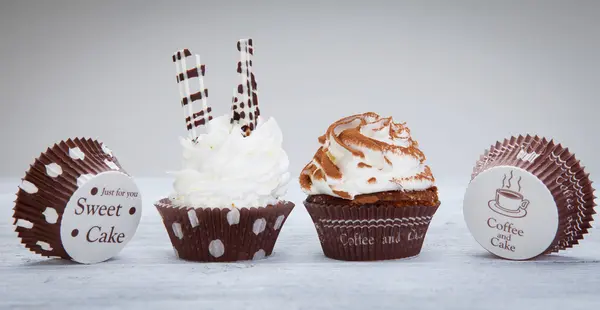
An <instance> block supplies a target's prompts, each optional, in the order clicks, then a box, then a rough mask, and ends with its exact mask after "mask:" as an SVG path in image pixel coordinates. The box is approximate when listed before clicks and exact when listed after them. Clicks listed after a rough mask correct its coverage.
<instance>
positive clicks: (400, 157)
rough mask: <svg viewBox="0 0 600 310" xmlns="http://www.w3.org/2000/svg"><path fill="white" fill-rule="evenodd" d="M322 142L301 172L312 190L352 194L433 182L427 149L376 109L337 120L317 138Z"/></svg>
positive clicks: (406, 188) (425, 185) (305, 187)
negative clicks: (421, 147)
mask: <svg viewBox="0 0 600 310" xmlns="http://www.w3.org/2000/svg"><path fill="white" fill-rule="evenodd" d="M319 142H320V143H321V148H320V149H319V151H317V153H316V154H315V157H314V158H313V160H312V161H311V162H310V163H309V164H308V165H307V166H306V167H305V168H304V170H303V171H302V173H301V176H300V183H301V186H302V189H303V191H304V192H305V193H306V194H308V195H318V194H326V195H330V196H336V197H341V198H346V199H354V197H355V196H357V195H361V194H370V193H377V192H384V191H396V190H402V191H416V190H425V189H428V188H430V187H432V186H434V178H433V175H432V174H431V170H430V169H429V167H428V166H427V165H425V164H424V161H425V155H424V154H423V153H422V152H421V151H420V150H419V149H418V143H417V142H416V141H414V140H412V138H411V135H410V130H409V129H408V128H407V127H406V126H405V125H404V124H400V123H394V122H393V120H392V118H391V117H390V118H381V117H380V116H379V115H377V114H375V113H365V114H360V115H354V116H350V117H347V118H344V119H341V120H339V121H337V122H335V123H334V124H333V125H331V126H330V127H329V129H328V130H327V133H326V134H325V135H324V136H323V137H321V138H320V139H319Z"/></svg>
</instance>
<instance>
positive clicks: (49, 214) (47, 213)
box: [42, 208, 58, 224]
mask: <svg viewBox="0 0 600 310" xmlns="http://www.w3.org/2000/svg"><path fill="white" fill-rule="evenodd" d="M42 214H44V217H45V218H46V222H48V223H49V224H56V222H57V221H58V213H57V212H56V210H55V209H54V208H46V210H44V213H42Z"/></svg>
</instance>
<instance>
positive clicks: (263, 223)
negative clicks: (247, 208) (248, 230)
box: [252, 218, 267, 235]
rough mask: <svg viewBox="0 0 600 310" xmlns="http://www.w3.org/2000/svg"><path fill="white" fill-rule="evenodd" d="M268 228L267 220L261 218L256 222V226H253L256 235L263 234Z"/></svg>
mask: <svg viewBox="0 0 600 310" xmlns="http://www.w3.org/2000/svg"><path fill="white" fill-rule="evenodd" d="M266 227H267V220H265V219H264V218H259V219H257V220H256V221H254V225H252V231H253V232H254V234H255V235H258V234H260V233H261V232H263V231H265V228H266Z"/></svg>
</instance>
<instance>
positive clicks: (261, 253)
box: [252, 249, 267, 260]
mask: <svg viewBox="0 0 600 310" xmlns="http://www.w3.org/2000/svg"><path fill="white" fill-rule="evenodd" d="M266 256H267V254H266V253H265V250H263V249H260V250H258V251H256V253H254V256H253V257H252V260H259V259H263V258H265V257H266Z"/></svg>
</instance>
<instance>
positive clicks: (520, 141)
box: [472, 135, 596, 254]
mask: <svg viewBox="0 0 600 310" xmlns="http://www.w3.org/2000/svg"><path fill="white" fill-rule="evenodd" d="M501 166H509V167H517V168H520V169H523V170H526V171H528V172H529V173H531V174H533V175H534V176H535V177H537V178H538V179H539V180H540V181H541V182H542V183H543V184H544V185H545V186H546V187H547V188H548V190H549V192H550V193H551V194H552V197H553V198H554V202H555V203H556V208H557V212H558V229H557V233H556V236H555V238H554V241H553V242H552V243H551V244H550V246H549V247H548V249H547V250H546V251H544V253H546V254H547V253H553V252H558V251H560V250H564V249H567V248H571V247H573V246H574V245H576V244H578V242H579V240H581V239H583V236H584V235H585V234H586V233H587V232H588V230H589V228H591V223H590V222H591V221H593V214H595V211H594V207H595V206H596V204H595V202H594V199H595V198H596V197H595V196H594V189H593V188H592V182H591V180H590V179H589V174H587V173H586V172H585V170H584V167H582V166H581V164H580V162H579V160H577V159H576V158H575V156H574V155H573V154H572V153H571V152H570V151H569V150H568V148H564V147H563V146H562V145H561V144H556V143H554V141H552V140H550V141H549V140H547V139H545V138H540V137H538V136H531V135H527V136H518V137H511V138H509V139H506V140H504V141H503V142H497V143H496V144H495V145H492V146H491V148H490V149H489V150H487V151H486V152H485V153H484V154H483V155H482V156H481V157H480V159H479V161H478V162H477V164H476V166H475V168H474V170H473V174H472V180H473V179H475V178H476V177H477V176H478V175H479V174H481V173H483V172H485V171H487V170H489V169H492V168H494V167H501ZM541 254H543V253H541Z"/></svg>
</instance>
